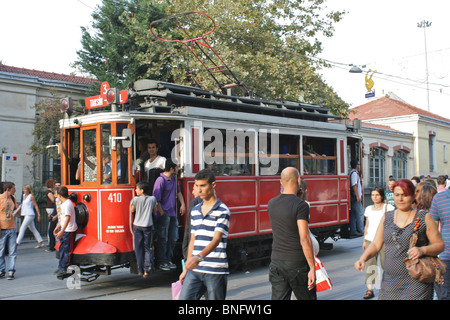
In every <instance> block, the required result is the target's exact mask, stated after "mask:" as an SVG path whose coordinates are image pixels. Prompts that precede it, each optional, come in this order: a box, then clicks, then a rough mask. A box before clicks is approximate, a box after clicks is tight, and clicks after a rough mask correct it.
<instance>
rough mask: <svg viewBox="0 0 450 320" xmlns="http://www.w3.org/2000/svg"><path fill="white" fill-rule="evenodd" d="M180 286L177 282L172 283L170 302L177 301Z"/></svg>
mask: <svg viewBox="0 0 450 320" xmlns="http://www.w3.org/2000/svg"><path fill="white" fill-rule="evenodd" d="M181 287H182V284H181V282H180V281H179V280H178V281H176V282H173V283H172V300H179V299H180V293H181Z"/></svg>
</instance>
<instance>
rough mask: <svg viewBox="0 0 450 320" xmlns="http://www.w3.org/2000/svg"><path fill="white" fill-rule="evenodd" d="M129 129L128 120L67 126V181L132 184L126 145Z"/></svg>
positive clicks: (65, 175) (65, 149)
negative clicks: (73, 127)
mask: <svg viewBox="0 0 450 320" xmlns="http://www.w3.org/2000/svg"><path fill="white" fill-rule="evenodd" d="M127 128H128V123H103V124H99V125H92V126H87V127H86V128H81V129H80V128H75V129H67V130H66V131H65V133H64V135H65V138H66V142H65V147H64V154H65V156H66V157H67V159H68V161H67V162H66V167H65V168H64V172H65V174H64V177H65V181H67V184H68V185H77V184H101V185H111V184H129V183H130V179H129V165H128V164H129V163H130V162H129V158H128V155H129V154H131V153H130V152H129V150H128V149H130V148H125V147H124V146H123V144H124V143H123V139H124V137H123V134H124V130H125V129H127ZM80 146H81V147H80ZM133 173H134V172H133Z"/></svg>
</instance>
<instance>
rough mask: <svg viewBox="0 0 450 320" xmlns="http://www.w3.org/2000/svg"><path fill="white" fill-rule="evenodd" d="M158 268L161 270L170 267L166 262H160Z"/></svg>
mask: <svg viewBox="0 0 450 320" xmlns="http://www.w3.org/2000/svg"><path fill="white" fill-rule="evenodd" d="M159 270H163V271H170V270H171V269H170V267H169V265H168V264H160V265H159Z"/></svg>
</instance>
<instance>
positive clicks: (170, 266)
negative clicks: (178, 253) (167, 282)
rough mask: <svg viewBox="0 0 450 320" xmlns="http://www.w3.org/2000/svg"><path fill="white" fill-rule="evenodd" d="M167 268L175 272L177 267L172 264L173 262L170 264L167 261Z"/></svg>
mask: <svg viewBox="0 0 450 320" xmlns="http://www.w3.org/2000/svg"><path fill="white" fill-rule="evenodd" d="M168 266H169V269H170V270H175V269H176V268H177V265H176V264H175V263H173V262H170V261H169V264H168Z"/></svg>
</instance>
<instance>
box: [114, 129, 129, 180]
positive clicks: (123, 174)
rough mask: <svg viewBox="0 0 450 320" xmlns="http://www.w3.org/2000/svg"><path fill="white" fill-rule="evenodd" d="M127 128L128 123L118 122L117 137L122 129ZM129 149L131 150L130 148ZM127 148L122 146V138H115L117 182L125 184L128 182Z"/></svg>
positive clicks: (120, 134)
mask: <svg viewBox="0 0 450 320" xmlns="http://www.w3.org/2000/svg"><path fill="white" fill-rule="evenodd" d="M126 128H128V124H126V123H118V124H117V128H116V133H117V136H118V137H121V136H122V135H123V134H122V132H123V129H126ZM130 150H133V148H131V149H130ZM128 152H129V150H128V148H124V147H123V144H122V140H117V149H116V160H117V164H116V168H117V183H118V184H126V183H128V182H129V181H128Z"/></svg>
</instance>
